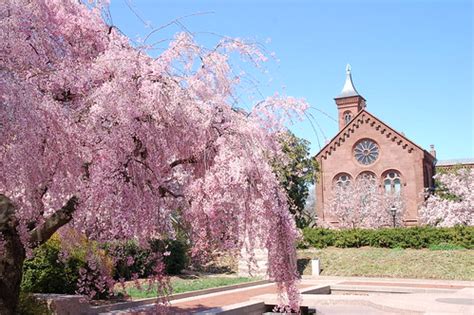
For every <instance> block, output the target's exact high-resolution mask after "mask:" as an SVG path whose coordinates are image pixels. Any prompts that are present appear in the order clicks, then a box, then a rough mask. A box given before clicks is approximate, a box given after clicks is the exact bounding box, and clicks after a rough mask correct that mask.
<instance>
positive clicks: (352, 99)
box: [334, 64, 365, 129]
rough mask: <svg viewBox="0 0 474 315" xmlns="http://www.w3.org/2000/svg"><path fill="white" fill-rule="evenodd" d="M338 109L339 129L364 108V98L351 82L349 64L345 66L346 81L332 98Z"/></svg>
mask: <svg viewBox="0 0 474 315" xmlns="http://www.w3.org/2000/svg"><path fill="white" fill-rule="evenodd" d="M334 100H335V101H336V104H337V109H338V111H339V129H342V128H344V126H345V125H347V124H348V123H349V122H350V121H351V120H352V118H354V117H355V116H356V115H357V113H358V112H360V111H361V110H362V109H364V108H365V99H364V97H363V96H362V95H360V94H359V92H357V90H356V89H355V87H354V83H353V82H352V74H351V65H350V64H347V66H346V82H344V87H343V88H342V91H341V93H340V94H339V95H338V96H336V98H335V99H334Z"/></svg>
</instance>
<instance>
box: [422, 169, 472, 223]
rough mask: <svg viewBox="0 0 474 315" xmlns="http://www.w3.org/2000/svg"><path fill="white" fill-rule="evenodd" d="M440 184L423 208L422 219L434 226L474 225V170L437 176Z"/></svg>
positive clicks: (460, 170) (457, 171)
mask: <svg viewBox="0 0 474 315" xmlns="http://www.w3.org/2000/svg"><path fill="white" fill-rule="evenodd" d="M435 179H436V181H437V182H438V183H439V184H438V187H437V188H436V191H435V193H434V194H431V195H429V196H428V198H427V200H426V201H425V202H424V204H423V206H422V207H421V209H420V211H419V213H420V219H421V221H422V222H423V223H425V224H429V225H434V226H454V225H457V224H462V225H473V224H474V169H465V168H460V169H458V170H456V171H455V172H449V173H443V174H438V175H436V176H435Z"/></svg>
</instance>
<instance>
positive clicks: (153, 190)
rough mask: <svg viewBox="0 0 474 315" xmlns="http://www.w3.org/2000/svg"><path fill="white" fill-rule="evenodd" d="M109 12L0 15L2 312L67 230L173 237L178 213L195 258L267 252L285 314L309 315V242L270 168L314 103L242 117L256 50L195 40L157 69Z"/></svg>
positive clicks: (173, 49)
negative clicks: (34, 259)
mask: <svg viewBox="0 0 474 315" xmlns="http://www.w3.org/2000/svg"><path fill="white" fill-rule="evenodd" d="M101 13H102V11H101V7H100V6H99V5H95V6H94V5H88V6H86V5H84V4H82V3H78V1H73V0H36V1H28V0H10V1H9V0H7V2H6V3H4V4H3V5H2V6H1V8H0V41H1V42H2V46H1V48H0V49H1V55H2V58H0V96H1V100H0V174H1V176H0V239H1V242H0V251H1V255H0V313H2V314H12V313H14V312H15V308H16V305H17V302H18V293H19V284H20V281H21V275H22V273H21V270H22V264H23V261H24V259H25V257H26V256H28V255H31V253H32V249H33V248H35V247H37V246H39V245H40V244H42V243H44V242H45V241H47V240H48V239H49V238H50V237H51V235H52V234H53V233H55V232H57V231H58V230H60V228H61V227H63V226H68V227H70V228H74V229H75V230H76V231H79V232H80V233H83V234H84V235H86V237H87V238H88V239H91V240H97V241H110V240H125V239H136V240H138V241H145V240H147V239H148V238H150V237H159V238H169V237H171V238H172V237H173V236H174V229H173V220H172V218H174V217H176V214H177V211H179V218H180V221H181V223H182V225H183V226H186V227H188V228H189V231H188V232H189V235H190V238H191V243H192V254H193V255H194V256H196V257H199V256H205V253H207V252H210V251H211V250H212V249H220V250H226V251H230V252H233V253H238V252H239V251H240V248H241V247H242V246H243V244H244V239H243V238H244V236H248V237H249V238H250V239H255V240H258V242H259V243H261V244H264V246H265V247H266V248H267V250H268V255H269V266H268V267H269V276H270V278H271V279H274V280H275V281H276V282H277V283H278V286H279V288H280V292H282V293H286V295H285V296H286V298H287V300H286V301H282V303H288V304H289V306H290V307H291V308H293V309H297V308H298V303H299V295H298V290H297V288H296V283H297V278H298V276H297V273H296V256H295V246H294V245H295V240H296V238H297V236H298V233H297V230H296V228H295V223H294V220H293V218H292V216H291V215H290V213H289V211H288V202H287V196H286V194H285V191H284V190H282V188H281V187H280V186H279V182H278V179H277V178H276V176H275V175H274V173H273V171H272V167H271V165H270V163H269V161H270V160H272V161H273V160H275V159H278V157H280V156H282V153H281V148H280V144H279V142H278V140H277V136H276V135H277V134H278V133H280V132H283V131H284V129H285V124H287V122H288V118H290V119H292V118H291V117H293V118H294V117H295V116H296V117H300V115H302V114H303V113H304V111H305V109H306V107H307V105H306V103H305V102H304V101H302V100H298V99H294V98H289V97H282V96H278V95H275V96H273V97H268V98H266V99H264V100H263V101H261V102H259V103H257V104H256V105H255V106H253V107H252V108H250V109H249V110H246V111H242V110H238V109H236V108H235V106H234V102H235V97H234V94H235V93H234V91H235V89H236V87H237V86H239V84H240V80H241V78H240V77H239V76H237V75H236V74H235V73H234V71H233V69H234V68H233V66H232V64H231V62H230V60H231V57H230V56H231V55H232V54H238V55H239V56H240V57H241V58H244V59H246V60H248V61H251V62H252V63H254V64H257V65H258V64H260V63H261V62H264V61H265V56H264V55H263V54H262V53H261V52H260V51H259V50H258V49H256V47H255V46H252V45H248V44H246V43H245V42H244V41H242V40H239V39H228V38H223V39H222V40H221V41H220V42H219V43H218V44H217V46H216V47H215V48H214V49H211V50H209V49H206V48H204V47H201V46H199V45H197V44H196V43H195V42H194V40H193V38H192V36H191V35H190V34H188V33H186V32H184V33H180V34H178V35H176V37H175V39H174V40H173V41H172V42H171V43H170V44H169V47H168V48H167V49H166V50H165V51H164V52H163V53H161V54H160V55H159V56H158V57H156V58H152V57H150V56H148V55H147V51H146V49H144V48H136V47H133V46H131V45H130V44H129V40H128V39H127V38H126V37H124V36H123V35H122V34H121V33H120V31H119V30H118V29H117V28H115V27H114V26H111V25H108V24H107V23H105V22H104V20H103V18H102V15H101ZM177 209H179V210H177ZM65 239H66V240H67V239H68V238H65ZM247 243H248V242H247ZM248 244H250V245H247V246H250V248H249V250H252V242H250V243H248ZM96 263H97V262H96V261H95V260H94V257H91V258H90V261H89V264H90V265H91V268H94V269H96V270H97V267H96V266H95V265H96ZM156 279H157V281H159V282H160V281H162V280H163V279H164V278H163V268H162V264H161V265H160V263H159V257H158V263H157V269H156ZM106 285H107V286H109V287H111V286H112V285H113V283H110V282H107V283H106ZM101 287H103V286H101Z"/></svg>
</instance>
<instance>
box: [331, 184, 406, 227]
mask: <svg viewBox="0 0 474 315" xmlns="http://www.w3.org/2000/svg"><path fill="white" fill-rule="evenodd" d="M392 206H395V208H396V216H395V220H396V224H397V225H401V224H402V219H403V213H404V208H405V207H404V202H403V195H402V193H401V192H390V193H387V192H385V191H383V190H381V189H380V187H379V185H378V184H377V182H376V180H375V178H373V177H371V176H360V177H359V178H357V179H356V180H355V181H354V182H349V181H348V182H345V183H342V184H337V183H335V185H334V186H333V190H332V197H331V198H330V201H329V203H328V206H327V207H326V213H327V214H328V215H329V216H330V217H331V218H334V220H335V221H337V225H336V226H334V227H338V228H379V227H383V226H391V225H392V222H393V216H392V214H391V212H390V208H391V207H392Z"/></svg>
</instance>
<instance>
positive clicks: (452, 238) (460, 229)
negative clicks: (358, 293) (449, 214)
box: [298, 226, 474, 249]
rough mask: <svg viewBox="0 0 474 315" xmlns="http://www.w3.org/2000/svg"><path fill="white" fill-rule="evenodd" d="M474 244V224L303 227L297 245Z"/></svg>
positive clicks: (424, 246) (396, 246) (459, 245)
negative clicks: (360, 227)
mask: <svg viewBox="0 0 474 315" xmlns="http://www.w3.org/2000/svg"><path fill="white" fill-rule="evenodd" d="M441 244H442V245H453V246H457V247H462V248H467V249H473V248H474V226H456V227H450V228H436V227H428V226H424V227H409V228H382V229H345V230H331V229H325V228H305V229H303V238H302V240H301V241H300V242H299V244H298V248H303V249H304V248H311V247H313V248H325V247H328V246H336V247H341V248H347V247H362V246H372V247H385V248H415V249H419V248H430V247H436V246H438V245H441Z"/></svg>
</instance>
